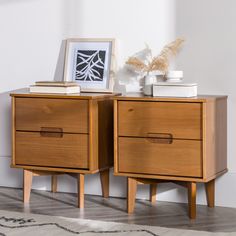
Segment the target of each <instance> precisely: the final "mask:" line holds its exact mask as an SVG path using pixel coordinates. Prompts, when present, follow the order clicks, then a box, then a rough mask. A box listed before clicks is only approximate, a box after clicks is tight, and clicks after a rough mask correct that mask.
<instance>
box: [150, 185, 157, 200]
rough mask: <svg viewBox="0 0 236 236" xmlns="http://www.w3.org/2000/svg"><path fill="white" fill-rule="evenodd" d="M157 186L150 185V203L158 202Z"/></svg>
mask: <svg viewBox="0 0 236 236" xmlns="http://www.w3.org/2000/svg"><path fill="white" fill-rule="evenodd" d="M156 195H157V184H150V202H151V203H154V202H156Z"/></svg>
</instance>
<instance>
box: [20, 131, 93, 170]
mask: <svg viewBox="0 0 236 236" xmlns="http://www.w3.org/2000/svg"><path fill="white" fill-rule="evenodd" d="M15 149H16V160H15V163H16V165H34V166H49V167H50V166H51V167H64V168H84V169H88V168H89V166H88V135H86V134H63V136H62V137H43V136H41V135H40V133H39V132H20V131H17V132H16V147H15Z"/></svg>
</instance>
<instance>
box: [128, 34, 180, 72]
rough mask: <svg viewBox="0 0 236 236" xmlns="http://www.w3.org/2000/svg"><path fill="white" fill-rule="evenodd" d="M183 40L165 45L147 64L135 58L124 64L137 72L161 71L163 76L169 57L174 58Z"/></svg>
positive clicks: (167, 66) (166, 69)
mask: <svg viewBox="0 0 236 236" xmlns="http://www.w3.org/2000/svg"><path fill="white" fill-rule="evenodd" d="M183 42H184V39H181V38H178V39H176V40H175V41H173V42H171V43H169V44H167V45H166V46H165V47H164V48H163V49H162V51H161V53H160V54H159V55H158V56H156V57H153V58H152V59H151V60H150V61H149V62H148V63H145V62H143V61H142V60H141V59H139V58H137V57H135V56H134V57H130V58H129V59H128V60H127V62H126V64H127V65H129V66H131V67H133V68H134V69H135V70H136V71H139V72H146V73H148V72H150V71H156V70H158V71H161V72H163V73H164V74H165V73H166V72H167V71H168V68H169V60H170V57H172V56H176V55H177V53H178V51H179V49H180V48H181V46H182V44H183Z"/></svg>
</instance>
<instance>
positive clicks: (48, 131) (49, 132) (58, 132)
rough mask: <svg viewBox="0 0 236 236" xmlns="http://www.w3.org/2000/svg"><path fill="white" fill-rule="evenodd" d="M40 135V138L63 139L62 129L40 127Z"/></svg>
mask: <svg viewBox="0 0 236 236" xmlns="http://www.w3.org/2000/svg"><path fill="white" fill-rule="evenodd" d="M40 135H41V136H42V137H55V138H62V137H63V129H62V128H54V127H41V129H40Z"/></svg>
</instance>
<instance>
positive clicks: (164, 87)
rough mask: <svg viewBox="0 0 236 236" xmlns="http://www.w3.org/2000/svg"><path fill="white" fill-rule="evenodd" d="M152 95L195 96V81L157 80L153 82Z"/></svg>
mask: <svg viewBox="0 0 236 236" xmlns="http://www.w3.org/2000/svg"><path fill="white" fill-rule="evenodd" d="M153 96H154V97H195V96H197V84H196V83H192V84H190V83H170V82H159V83H155V84H153Z"/></svg>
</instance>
